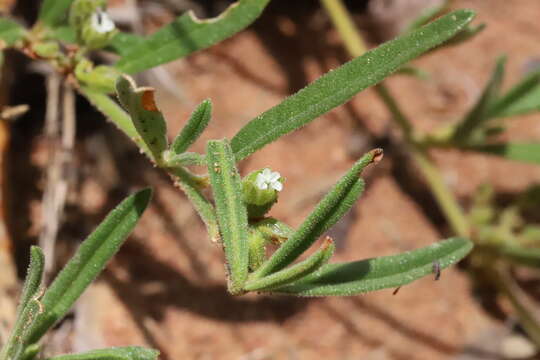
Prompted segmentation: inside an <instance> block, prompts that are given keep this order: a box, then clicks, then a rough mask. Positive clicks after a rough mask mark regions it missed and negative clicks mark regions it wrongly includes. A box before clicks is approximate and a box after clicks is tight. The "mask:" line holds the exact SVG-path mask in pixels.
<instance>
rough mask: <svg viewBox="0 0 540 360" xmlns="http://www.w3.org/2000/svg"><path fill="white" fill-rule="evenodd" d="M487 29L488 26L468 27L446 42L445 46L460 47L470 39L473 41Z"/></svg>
mask: <svg viewBox="0 0 540 360" xmlns="http://www.w3.org/2000/svg"><path fill="white" fill-rule="evenodd" d="M485 28H486V24H478V25H475V26H471V25H467V26H466V27H465V28H464V29H463V30H461V31H460V32H459V33H457V35H456V36H454V37H453V38H451V39H450V40H448V41H447V42H445V43H444V44H443V45H442V46H441V47H443V46H454V45H459V44H461V43H463V42H465V41H467V40H469V39H472V38H473V37H475V36H476V35H478V34H479V33H480V32H482V31H483V30H484V29H485Z"/></svg>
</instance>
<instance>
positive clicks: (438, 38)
mask: <svg viewBox="0 0 540 360" xmlns="http://www.w3.org/2000/svg"><path fill="white" fill-rule="evenodd" d="M473 17H474V13H473V12H472V11H470V10H458V11H455V12H452V13H450V14H448V15H446V16H444V17H442V18H440V19H438V20H436V21H434V22H432V23H430V24H428V25H426V26H424V27H421V28H420V29H418V30H415V31H412V32H410V33H407V34H405V35H402V36H400V37H398V38H396V39H395V40H392V41H389V42H387V43H384V44H382V45H381V46H379V47H377V48H375V49H373V50H370V51H368V52H366V53H365V54H364V55H362V56H360V57H358V58H356V59H354V60H352V61H349V62H348V63H346V64H344V65H342V66H341V67H339V68H337V69H335V70H333V71H331V72H329V73H327V74H325V75H323V76H322V77H320V78H319V79H318V80H316V81H314V82H313V83H311V84H310V85H308V86H307V87H305V88H304V89H302V90H300V91H299V92H297V93H296V94H294V95H292V96H290V97H288V98H287V99H285V101H283V102H282V103H281V104H279V105H277V106H275V107H273V108H271V109H270V110H268V111H266V112H264V113H263V114H261V115H259V116H257V117H256V118H255V119H253V120H251V122H249V123H248V124H247V125H246V126H244V127H243V128H242V129H241V130H240V131H239V132H238V133H237V134H236V135H235V136H234V138H233V139H232V140H231V146H232V149H233V151H234V154H235V156H236V159H237V161H239V160H242V159H244V158H245V157H247V156H249V155H250V154H252V153H253V152H255V151H256V150H258V149H260V148H262V147H263V146H265V145H267V144H269V143H271V142H272V141H275V140H276V139H278V138H279V137H281V136H283V135H285V134H287V133H289V132H291V131H293V130H296V129H298V128H300V127H302V126H304V125H306V124H307V123H309V122H310V121H312V120H313V119H315V118H316V117H318V116H320V115H322V114H324V113H326V112H327V111H329V110H331V109H333V108H335V107H336V106H339V105H341V104H343V103H345V102H346V101H348V100H349V99H350V98H351V97H352V96H354V95H355V94H356V93H358V92H360V91H362V90H364V89H366V88H368V87H370V86H372V85H375V84H376V83H378V82H380V81H381V80H383V79H384V78H385V77H387V76H388V75H390V74H391V73H393V72H394V71H396V70H397V69H399V67H400V66H401V65H404V64H406V63H407V62H409V61H410V60H412V59H414V58H415V57H417V56H419V55H421V54H422V53H424V52H426V51H428V50H429V49H431V48H433V47H435V46H436V45H439V44H441V43H443V42H444V41H446V40H448V39H450V38H451V37H452V36H454V35H455V34H456V33H457V32H459V31H460V30H461V29H463V27H464V26H465V25H466V24H467V23H469V22H470V21H471V20H472V18H473Z"/></svg>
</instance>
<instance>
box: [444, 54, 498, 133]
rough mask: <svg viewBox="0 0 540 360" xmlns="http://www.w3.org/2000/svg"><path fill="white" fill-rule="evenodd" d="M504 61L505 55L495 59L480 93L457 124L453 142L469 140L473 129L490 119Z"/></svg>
mask: <svg viewBox="0 0 540 360" xmlns="http://www.w3.org/2000/svg"><path fill="white" fill-rule="evenodd" d="M505 63H506V58H505V57H500V58H499V59H498V60H497V65H496V66H495V69H494V70H493V73H492V74H491V78H490V80H489V82H488V83H487V85H486V87H485V88H484V91H483V92H482V95H481V96H480V98H479V99H478V101H477V102H476V104H475V105H474V106H473V107H472V109H471V110H470V111H469V113H468V114H467V115H466V116H465V117H464V118H463V120H462V121H461V122H460V123H459V124H458V125H457V127H456V129H455V132H454V134H453V140H454V141H455V142H458V143H466V142H467V141H469V140H470V138H471V136H472V135H473V133H474V132H475V130H477V129H479V127H480V126H481V125H483V124H484V123H485V122H486V121H487V120H489V119H490V109H491V106H492V104H493V103H494V102H495V100H496V98H497V97H498V96H499V90H500V87H501V83H502V79H503V76H504V65H505Z"/></svg>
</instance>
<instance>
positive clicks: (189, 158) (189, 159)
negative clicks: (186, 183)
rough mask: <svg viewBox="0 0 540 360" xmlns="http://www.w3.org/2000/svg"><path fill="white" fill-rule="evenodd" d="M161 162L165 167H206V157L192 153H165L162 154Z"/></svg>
mask: <svg viewBox="0 0 540 360" xmlns="http://www.w3.org/2000/svg"><path fill="white" fill-rule="evenodd" d="M163 160H164V161H165V163H166V164H167V167H178V166H191V165H199V166H204V165H206V157H205V156H204V155H201V154H198V153H194V152H185V153H182V154H173V153H171V152H170V151H165V153H163Z"/></svg>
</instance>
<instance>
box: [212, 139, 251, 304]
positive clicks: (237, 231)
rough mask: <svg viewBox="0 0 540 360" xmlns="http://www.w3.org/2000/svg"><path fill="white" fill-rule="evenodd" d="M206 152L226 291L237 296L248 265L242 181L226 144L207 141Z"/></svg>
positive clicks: (225, 142) (220, 141) (222, 141)
mask: <svg viewBox="0 0 540 360" xmlns="http://www.w3.org/2000/svg"><path fill="white" fill-rule="evenodd" d="M206 152H207V154H206V158H207V162H208V174H209V175H210V184H211V185H212V193H213V195H214V201H215V203H216V212H217V219H218V223H219V228H220V232H221V236H222V239H223V247H224V250H225V257H226V260H227V266H228V268H229V277H230V278H229V291H230V292H231V293H232V294H238V293H240V292H241V291H242V287H243V286H244V283H245V282H246V279H247V274H248V262H249V254H248V252H249V249H248V221H247V210H246V206H245V204H244V201H243V194H242V180H241V179H240V175H239V174H238V170H237V169H236V167H235V161H234V155H233V154H232V150H231V147H230V145H229V143H228V142H227V141H226V140H213V141H209V142H208V145H207V148H206Z"/></svg>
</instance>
